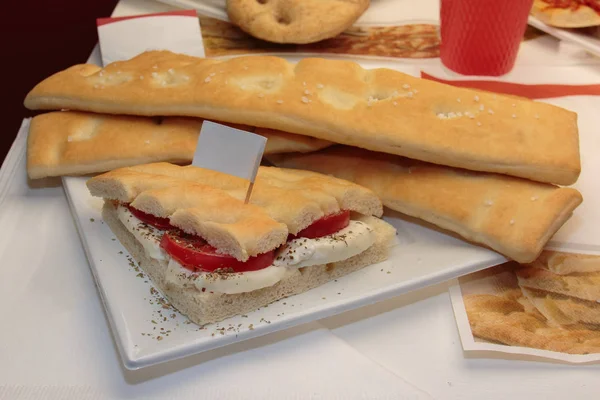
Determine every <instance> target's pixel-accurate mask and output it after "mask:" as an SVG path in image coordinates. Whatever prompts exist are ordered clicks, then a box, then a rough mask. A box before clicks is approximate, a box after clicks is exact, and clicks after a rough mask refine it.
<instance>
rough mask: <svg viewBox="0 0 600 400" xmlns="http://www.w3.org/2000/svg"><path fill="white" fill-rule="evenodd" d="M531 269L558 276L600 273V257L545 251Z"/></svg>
mask: <svg viewBox="0 0 600 400" xmlns="http://www.w3.org/2000/svg"><path fill="white" fill-rule="evenodd" d="M527 266H529V267H534V268H542V269H547V270H548V271H550V272H552V273H555V274H558V275H568V274H573V273H586V272H600V256H592V255H587V254H575V253H563V252H560V251H543V252H542V254H540V256H539V257H538V258H537V259H536V260H535V261H534V262H532V263H530V264H527Z"/></svg>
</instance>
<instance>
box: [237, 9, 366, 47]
mask: <svg viewBox="0 0 600 400" xmlns="http://www.w3.org/2000/svg"><path fill="white" fill-rule="evenodd" d="M368 7H369V0H227V15H228V16H229V20H230V21H231V22H232V23H234V24H235V25H237V26H239V27H240V28H241V29H242V30H243V31H245V32H247V33H249V34H250V35H252V36H254V37H257V38H259V39H263V40H266V41H269V42H276V43H299V44H303V43H314V42H318V41H320V40H323V39H328V38H332V37H334V36H337V35H338V34H340V33H342V32H343V31H344V30H345V29H346V28H348V27H350V26H351V25H352V24H353V23H354V22H355V21H356V20H357V19H358V17H360V16H361V15H362V13H363V12H365V10H366V9H367V8H368Z"/></svg>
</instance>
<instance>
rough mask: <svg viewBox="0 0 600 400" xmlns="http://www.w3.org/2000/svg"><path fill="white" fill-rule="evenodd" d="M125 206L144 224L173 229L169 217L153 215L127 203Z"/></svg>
mask: <svg viewBox="0 0 600 400" xmlns="http://www.w3.org/2000/svg"><path fill="white" fill-rule="evenodd" d="M127 208H128V209H129V211H131V213H132V214H133V215H134V216H135V217H136V218H138V219H139V220H140V221H142V222H143V223H145V224H148V225H152V226H153V227H155V228H157V229H160V230H163V231H166V230H168V229H173V225H171V223H170V222H169V218H160V217H155V216H154V215H152V214H148V213H145V212H143V211H140V210H138V209H137V208H133V207H131V206H130V205H129V204H128V205H127Z"/></svg>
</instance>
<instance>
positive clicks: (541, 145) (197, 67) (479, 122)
mask: <svg viewBox="0 0 600 400" xmlns="http://www.w3.org/2000/svg"><path fill="white" fill-rule="evenodd" d="M25 105H26V106H27V107H28V108H29V109H34V110H48V109H72V110H81V111H93V112H98V113H109V114H132V115H147V116H166V115H178V116H195V117H200V118H207V119H214V120H218V121H226V122H232V123H242V124H248V125H252V126H260V127H264V128H271V129H278V130H282V131H286V132H292V133H298V134H302V135H308V136H313V137H317V138H320V139H325V140H329V141H332V142H337V143H343V144H347V145H353V146H357V147H363V148H366V149H370V150H375V151H381V152H385V153H393V154H397V155H402V156H406V157H410V158H413V159H419V160H423V161H428V162H432V163H436V164H443V165H449V166H454V167H460V168H465V169H471V170H477V171H489V172H499V173H503V174H508V175H514V176H520V177H524V178H529V179H532V180H537V181H542V182H551V183H556V184H561V185H569V184H572V183H574V182H575V181H576V180H577V178H578V176H579V172H580V159H579V139H578V128H577V115H576V114H575V113H573V112H571V111H568V110H565V109H563V108H559V107H556V106H553V105H549V104H545V103H540V102H534V101H530V100H527V99H520V98H515V97H512V96H511V97H508V96H502V95H496V94H491V93H486V92H480V91H476V90H471V89H465V88H459V87H453V86H448V85H445V84H442V83H438V82H433V81H429V80H426V79H419V78H415V77H412V76H410V75H406V74H403V73H401V72H398V71H393V70H389V69H374V70H365V69H363V68H361V67H360V66H359V65H358V64H356V63H353V62H350V61H342V60H327V59H320V58H306V59H303V60H301V61H300V62H298V63H297V64H291V63H289V62H288V61H286V60H284V59H283V58H278V57H271V56H248V57H238V58H232V59H227V60H215V59H200V58H195V57H190V56H186V55H180V54H174V53H171V52H168V51H149V52H146V53H143V54H141V55H139V56H137V57H135V58H133V59H131V60H128V61H123V62H115V63H112V64H109V65H107V66H106V67H105V68H100V67H98V66H95V65H90V64H82V65H76V66H73V67H71V68H68V69H66V70H64V71H61V72H58V73H56V74H54V75H53V76H51V77H49V78H47V79H45V80H44V81H42V82H41V83H39V84H38V85H37V86H36V87H35V88H33V89H32V90H31V92H30V93H29V94H28V95H27V97H26V99H25Z"/></svg>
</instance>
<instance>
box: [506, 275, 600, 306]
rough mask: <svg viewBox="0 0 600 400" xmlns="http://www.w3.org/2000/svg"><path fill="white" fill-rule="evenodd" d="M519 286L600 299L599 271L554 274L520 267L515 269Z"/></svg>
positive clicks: (590, 299) (580, 297)
mask: <svg viewBox="0 0 600 400" xmlns="http://www.w3.org/2000/svg"><path fill="white" fill-rule="evenodd" d="M516 274H517V279H518V280H519V286H521V287H526V288H531V289H537V290H543V291H546V292H551V293H558V294H562V295H564V296H570V297H574V298H577V299H582V300H588V301H594V302H596V301H598V300H600V273H599V272H592V273H588V274H576V275H556V274H553V273H552V272H549V271H547V270H544V269H538V268H521V269H517V270H516Z"/></svg>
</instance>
